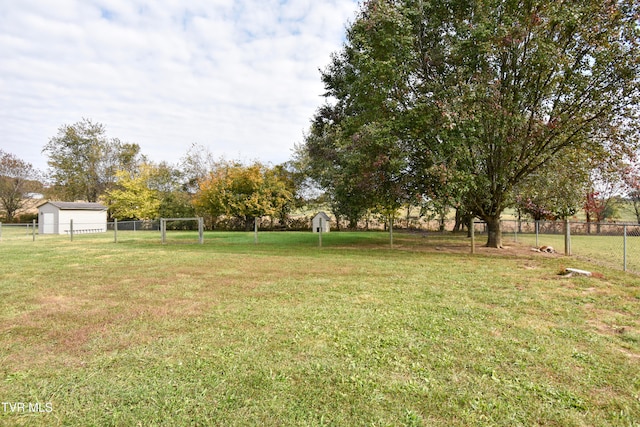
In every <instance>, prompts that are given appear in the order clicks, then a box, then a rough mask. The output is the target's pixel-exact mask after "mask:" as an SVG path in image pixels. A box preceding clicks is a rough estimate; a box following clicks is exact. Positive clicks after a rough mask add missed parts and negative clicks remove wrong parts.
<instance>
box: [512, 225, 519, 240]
mask: <svg viewBox="0 0 640 427" xmlns="http://www.w3.org/2000/svg"><path fill="white" fill-rule="evenodd" d="M513 237H514V239H515V241H516V243H517V242H518V221H516V222H515V225H514V226H513Z"/></svg>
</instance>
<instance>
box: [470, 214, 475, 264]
mask: <svg viewBox="0 0 640 427" xmlns="http://www.w3.org/2000/svg"><path fill="white" fill-rule="evenodd" d="M475 232H476V230H475V225H474V224H473V217H472V218H471V221H470V223H469V235H470V236H471V254H472V255H473V254H475V253H476V233H475Z"/></svg>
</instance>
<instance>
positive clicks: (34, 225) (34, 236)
mask: <svg viewBox="0 0 640 427" xmlns="http://www.w3.org/2000/svg"><path fill="white" fill-rule="evenodd" d="M31 233H32V234H33V236H32V237H33V241H34V242H35V241H36V220H35V219H34V220H33V230H31Z"/></svg>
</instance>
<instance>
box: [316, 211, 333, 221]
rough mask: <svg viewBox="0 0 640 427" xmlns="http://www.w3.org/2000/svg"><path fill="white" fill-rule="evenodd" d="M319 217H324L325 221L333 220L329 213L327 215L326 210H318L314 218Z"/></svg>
mask: <svg viewBox="0 0 640 427" xmlns="http://www.w3.org/2000/svg"><path fill="white" fill-rule="evenodd" d="M317 217H322V219H324V220H325V221H331V218H329V215H327V214H326V213H324V212H318V213H317V214H316V216H315V217H314V218H317Z"/></svg>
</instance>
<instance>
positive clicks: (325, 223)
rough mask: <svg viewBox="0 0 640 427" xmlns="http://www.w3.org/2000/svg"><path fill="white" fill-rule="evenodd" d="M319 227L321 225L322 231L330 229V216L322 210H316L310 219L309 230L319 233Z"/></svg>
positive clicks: (325, 231) (326, 231)
mask: <svg viewBox="0 0 640 427" xmlns="http://www.w3.org/2000/svg"><path fill="white" fill-rule="evenodd" d="M320 227H322V232H323V233H328V232H329V230H331V218H329V215H327V214H326V213H324V212H318V214H317V215H316V216H314V217H313V219H312V220H311V230H312V231H313V232H314V233H319V232H320Z"/></svg>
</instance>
